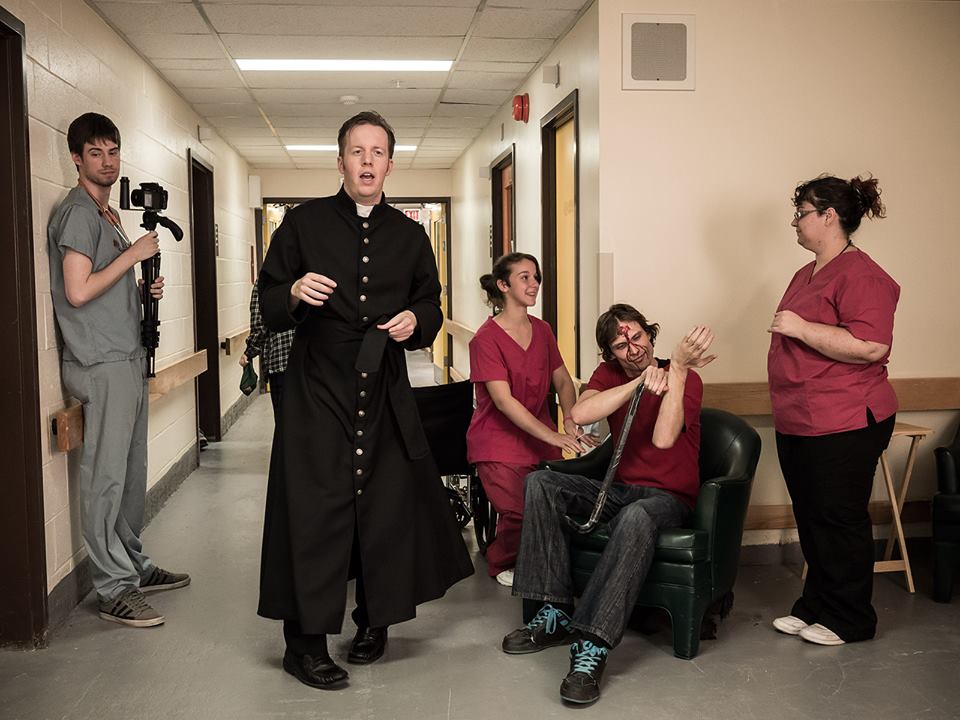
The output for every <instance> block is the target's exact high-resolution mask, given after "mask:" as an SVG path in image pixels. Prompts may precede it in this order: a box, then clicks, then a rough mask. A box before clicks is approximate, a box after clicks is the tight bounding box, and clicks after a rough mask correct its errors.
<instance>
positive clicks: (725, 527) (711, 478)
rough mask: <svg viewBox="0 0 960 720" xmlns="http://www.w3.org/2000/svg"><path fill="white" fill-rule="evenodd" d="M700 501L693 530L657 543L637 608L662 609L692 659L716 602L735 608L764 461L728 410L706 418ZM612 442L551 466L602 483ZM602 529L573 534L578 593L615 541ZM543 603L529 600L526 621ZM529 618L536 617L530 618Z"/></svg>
mask: <svg viewBox="0 0 960 720" xmlns="http://www.w3.org/2000/svg"><path fill="white" fill-rule="evenodd" d="M700 423H701V432H700V496H699V498H698V499H697V505H696V508H695V510H694V513H693V516H692V520H691V523H690V527H688V528H677V529H672V530H666V531H664V532H662V533H661V534H660V537H659V538H657V548H656V554H655V555H654V559H653V565H652V567H651V568H650V573H649V575H648V576H647V580H646V582H645V583H644V585H643V588H642V589H641V591H640V597H639V599H638V600H637V606H638V607H659V608H663V609H664V610H666V611H667V612H668V613H669V614H670V618H671V621H672V623H673V652H674V654H675V655H676V656H677V657H681V658H686V659H691V658H694V657H696V655H697V651H698V650H699V648H700V627H701V624H702V622H703V617H704V614H705V613H706V612H707V609H708V608H709V607H710V606H711V605H713V604H714V603H717V604H718V606H723V612H722V614H723V615H726V613H727V612H729V609H730V607H731V606H732V603H733V582H734V580H735V579H736V576H737V564H738V562H739V559H740V543H741V541H742V538H743V525H744V520H745V518H746V514H747V505H748V504H749V502H750V489H751V486H752V485H753V474H754V472H755V471H756V468H757V461H758V460H759V458H760V436H759V435H757V432H756V431H755V430H754V429H753V428H752V427H750V425H748V424H747V423H746V422H745V421H744V420H742V419H741V418H739V417H737V416H736V415H732V414H730V413H728V412H724V411H722V410H714V409H711V408H703V409H702V410H701V413H700ZM612 448H613V441H612V440H611V439H609V438H608V439H607V441H606V442H605V443H604V444H603V445H602V446H601V447H599V448H597V450H595V451H594V452H592V453H589V454H588V455H585V456H584V457H582V458H575V459H573V460H564V461H560V462H550V463H548V465H549V467H550V468H551V469H552V470H557V471H559V472H565V473H570V474H573V475H585V476H587V477H592V478H596V479H598V480H599V479H602V478H603V475H604V473H605V472H606V469H607V466H608V465H609V463H610V457H611V455H612V452H613V449H612ZM607 532H608V527H607V526H606V525H605V524H602V525H599V526H598V527H597V529H596V530H594V531H593V532H592V533H590V534H589V535H577V534H576V533H571V565H572V567H573V580H574V585H575V587H576V591H577V593H578V594H579V593H580V592H582V591H583V589H584V588H585V587H586V584H587V581H588V580H589V579H590V574H591V572H592V571H593V568H594V567H596V564H597V561H598V559H599V557H600V553H601V552H602V551H603V548H604V545H605V544H606V542H607V539H608V535H607ZM539 605H540V603H538V602H535V601H530V600H527V601H525V604H524V615H525V616H527V615H530V616H532V614H533V613H534V612H536V610H537V609H538V607H539ZM527 619H529V618H527Z"/></svg>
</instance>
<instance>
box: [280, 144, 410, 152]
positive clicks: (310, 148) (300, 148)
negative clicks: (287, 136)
mask: <svg viewBox="0 0 960 720" xmlns="http://www.w3.org/2000/svg"><path fill="white" fill-rule="evenodd" d="M286 148H287V150H289V151H290V152H337V151H339V150H340V148H339V146H337V145H287V146H286ZM416 149H417V146H416V145H394V146H393V151H394V152H413V151H415V150H416Z"/></svg>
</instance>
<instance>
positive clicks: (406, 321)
mask: <svg viewBox="0 0 960 720" xmlns="http://www.w3.org/2000/svg"><path fill="white" fill-rule="evenodd" d="M416 329H417V316H416V315H414V314H413V312H412V311H410V310H401V311H400V312H398V313H397V314H396V315H394V316H393V317H392V318H390V319H389V320H388V321H387V322H385V323H384V324H383V325H377V330H386V331H387V332H388V333H389V334H390V339H391V340H396V341H397V342H403V341H404V340H406V339H408V338H409V337H410V336H411V335H413V331H414V330H416Z"/></svg>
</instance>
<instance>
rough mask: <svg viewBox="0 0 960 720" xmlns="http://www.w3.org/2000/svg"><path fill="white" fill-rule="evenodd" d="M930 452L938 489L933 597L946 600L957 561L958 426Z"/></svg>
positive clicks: (959, 550)
mask: <svg viewBox="0 0 960 720" xmlns="http://www.w3.org/2000/svg"><path fill="white" fill-rule="evenodd" d="M933 452H934V455H935V456H936V459H937V490H938V492H937V494H936V495H934V496H933V599H934V600H936V601H937V602H950V597H951V596H952V595H953V578H954V571H955V570H956V568H957V565H958V564H960V430H957V436H956V437H955V438H954V439H953V444H952V445H950V446H949V447H939V448H937V449H936V450H934V451H933Z"/></svg>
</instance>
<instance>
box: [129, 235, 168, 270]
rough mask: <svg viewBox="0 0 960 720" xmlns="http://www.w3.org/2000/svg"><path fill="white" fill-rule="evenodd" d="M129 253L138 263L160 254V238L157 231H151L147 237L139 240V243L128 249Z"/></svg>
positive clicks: (144, 236)
mask: <svg viewBox="0 0 960 720" xmlns="http://www.w3.org/2000/svg"><path fill="white" fill-rule="evenodd" d="M127 252H129V253H133V257H134V258H136V260H137V262H143V261H144V260H149V259H150V258H152V257H153V256H154V255H156V254H157V253H158V252H160V238H159V236H158V235H157V233H156V231H155V230H151V231H150V232H148V233H147V234H146V235H143V236H141V237H139V238H137V241H136V242H135V243H133V245H131V246H130V247H129V248H128V249H127Z"/></svg>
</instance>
